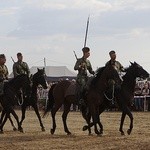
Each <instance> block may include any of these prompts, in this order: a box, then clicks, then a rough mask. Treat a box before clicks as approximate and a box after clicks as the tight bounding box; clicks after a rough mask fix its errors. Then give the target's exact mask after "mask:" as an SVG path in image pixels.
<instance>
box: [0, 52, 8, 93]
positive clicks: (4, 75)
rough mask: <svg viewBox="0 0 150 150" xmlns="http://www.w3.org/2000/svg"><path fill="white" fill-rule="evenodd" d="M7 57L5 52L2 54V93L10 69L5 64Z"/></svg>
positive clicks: (0, 73) (0, 83) (0, 64)
mask: <svg viewBox="0 0 150 150" xmlns="http://www.w3.org/2000/svg"><path fill="white" fill-rule="evenodd" d="M5 63H6V57H5V55H4V54H0V95H3V94H4V91H3V87H4V83H5V82H7V81H8V69H7V66H6V65H5Z"/></svg>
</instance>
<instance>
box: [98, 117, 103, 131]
mask: <svg viewBox="0 0 150 150" xmlns="http://www.w3.org/2000/svg"><path fill="white" fill-rule="evenodd" d="M97 117H98V125H99V127H100V134H103V125H102V123H101V121H100V115H99V116H97Z"/></svg>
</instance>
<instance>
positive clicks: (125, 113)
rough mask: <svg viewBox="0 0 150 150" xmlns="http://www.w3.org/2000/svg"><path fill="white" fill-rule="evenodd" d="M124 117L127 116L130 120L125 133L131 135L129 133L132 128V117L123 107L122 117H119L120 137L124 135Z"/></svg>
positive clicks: (127, 109)
mask: <svg viewBox="0 0 150 150" xmlns="http://www.w3.org/2000/svg"><path fill="white" fill-rule="evenodd" d="M126 115H128V116H129V118H130V128H129V129H128V130H127V133H128V134H131V131H132V128H133V115H132V113H131V111H130V110H129V108H128V107H127V106H124V107H123V109H122V116H121V122H120V129H119V131H120V132H121V134H122V135H124V131H123V123H124V120H125V116H126Z"/></svg>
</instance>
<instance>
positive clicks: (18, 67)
mask: <svg viewBox="0 0 150 150" xmlns="http://www.w3.org/2000/svg"><path fill="white" fill-rule="evenodd" d="M13 74H14V77H16V76H18V75H20V74H27V75H29V74H30V70H29V67H28V64H27V63H26V62H23V61H21V62H20V61H17V62H15V63H14V65H13Z"/></svg>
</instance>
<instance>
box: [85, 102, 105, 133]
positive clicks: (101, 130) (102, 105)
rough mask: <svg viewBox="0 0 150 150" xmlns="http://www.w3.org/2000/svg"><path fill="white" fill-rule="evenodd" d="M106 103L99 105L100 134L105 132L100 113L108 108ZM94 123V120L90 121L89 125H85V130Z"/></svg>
mask: <svg viewBox="0 0 150 150" xmlns="http://www.w3.org/2000/svg"><path fill="white" fill-rule="evenodd" d="M106 105H107V104H106V103H102V104H101V105H100V106H99V118H98V125H99V127H100V134H103V125H102V123H101V122H100V114H101V113H102V112H103V111H104V110H105V109H106ZM93 125H94V123H93V122H90V123H89V125H88V126H87V125H85V126H83V131H85V130H87V129H88V128H91V127H92V126H93Z"/></svg>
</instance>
